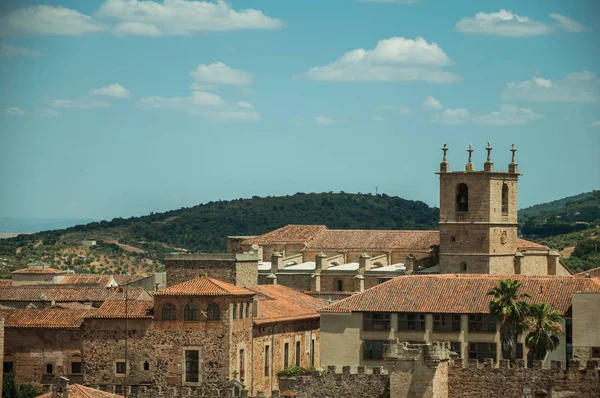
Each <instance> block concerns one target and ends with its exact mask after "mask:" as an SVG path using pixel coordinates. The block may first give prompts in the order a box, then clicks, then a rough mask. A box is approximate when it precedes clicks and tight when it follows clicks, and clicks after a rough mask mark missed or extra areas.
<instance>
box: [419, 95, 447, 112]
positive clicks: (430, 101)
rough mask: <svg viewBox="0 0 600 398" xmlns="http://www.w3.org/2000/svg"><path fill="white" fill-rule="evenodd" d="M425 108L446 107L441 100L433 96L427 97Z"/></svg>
mask: <svg viewBox="0 0 600 398" xmlns="http://www.w3.org/2000/svg"><path fill="white" fill-rule="evenodd" d="M423 108H425V109H427V110H429V111H441V110H442V109H444V107H443V106H442V104H441V103H440V101H438V100H437V99H435V98H433V97H432V96H429V97H427V98H425V100H424V101H423Z"/></svg>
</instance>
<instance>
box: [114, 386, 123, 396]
mask: <svg viewBox="0 0 600 398" xmlns="http://www.w3.org/2000/svg"><path fill="white" fill-rule="evenodd" d="M115 394H123V386H122V385H120V384H117V385H116V386H115Z"/></svg>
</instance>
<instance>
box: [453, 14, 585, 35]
mask: <svg viewBox="0 0 600 398" xmlns="http://www.w3.org/2000/svg"><path fill="white" fill-rule="evenodd" d="M550 18H552V19H554V20H555V21H557V22H558V24H557V25H556V26H553V25H549V24H547V23H545V22H540V21H535V20H533V19H531V18H529V17H524V16H520V15H517V14H514V13H512V12H511V11H508V10H504V9H502V10H500V11H498V12H490V13H485V12H479V13H477V14H476V15H475V16H474V17H465V18H462V19H461V20H460V21H458V22H457V23H456V25H455V26H454V28H455V29H456V30H458V31H459V32H463V33H474V34H484V35H496V36H512V37H526V36H538V35H547V34H550V33H552V31H554V30H555V29H563V30H566V31H568V32H582V31H584V30H586V27H585V26H584V25H582V24H580V23H579V22H577V21H575V20H573V19H571V18H569V17H565V16H564V15H561V14H556V13H553V14H550Z"/></svg>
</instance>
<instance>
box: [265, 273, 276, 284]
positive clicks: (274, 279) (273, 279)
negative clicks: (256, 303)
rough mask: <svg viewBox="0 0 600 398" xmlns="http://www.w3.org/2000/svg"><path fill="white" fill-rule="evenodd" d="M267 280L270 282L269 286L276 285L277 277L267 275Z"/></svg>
mask: <svg viewBox="0 0 600 398" xmlns="http://www.w3.org/2000/svg"><path fill="white" fill-rule="evenodd" d="M267 279H268V280H270V281H271V285H276V284H277V275H276V274H273V273H271V274H269V275H267Z"/></svg>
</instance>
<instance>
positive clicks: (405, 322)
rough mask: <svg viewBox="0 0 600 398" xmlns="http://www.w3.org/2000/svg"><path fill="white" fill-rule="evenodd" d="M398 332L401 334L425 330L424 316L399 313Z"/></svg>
mask: <svg viewBox="0 0 600 398" xmlns="http://www.w3.org/2000/svg"><path fill="white" fill-rule="evenodd" d="M398 330H400V331H403V332H408V331H413V330H414V331H423V330H425V314H414V313H409V312H401V313H399V314H398Z"/></svg>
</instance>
